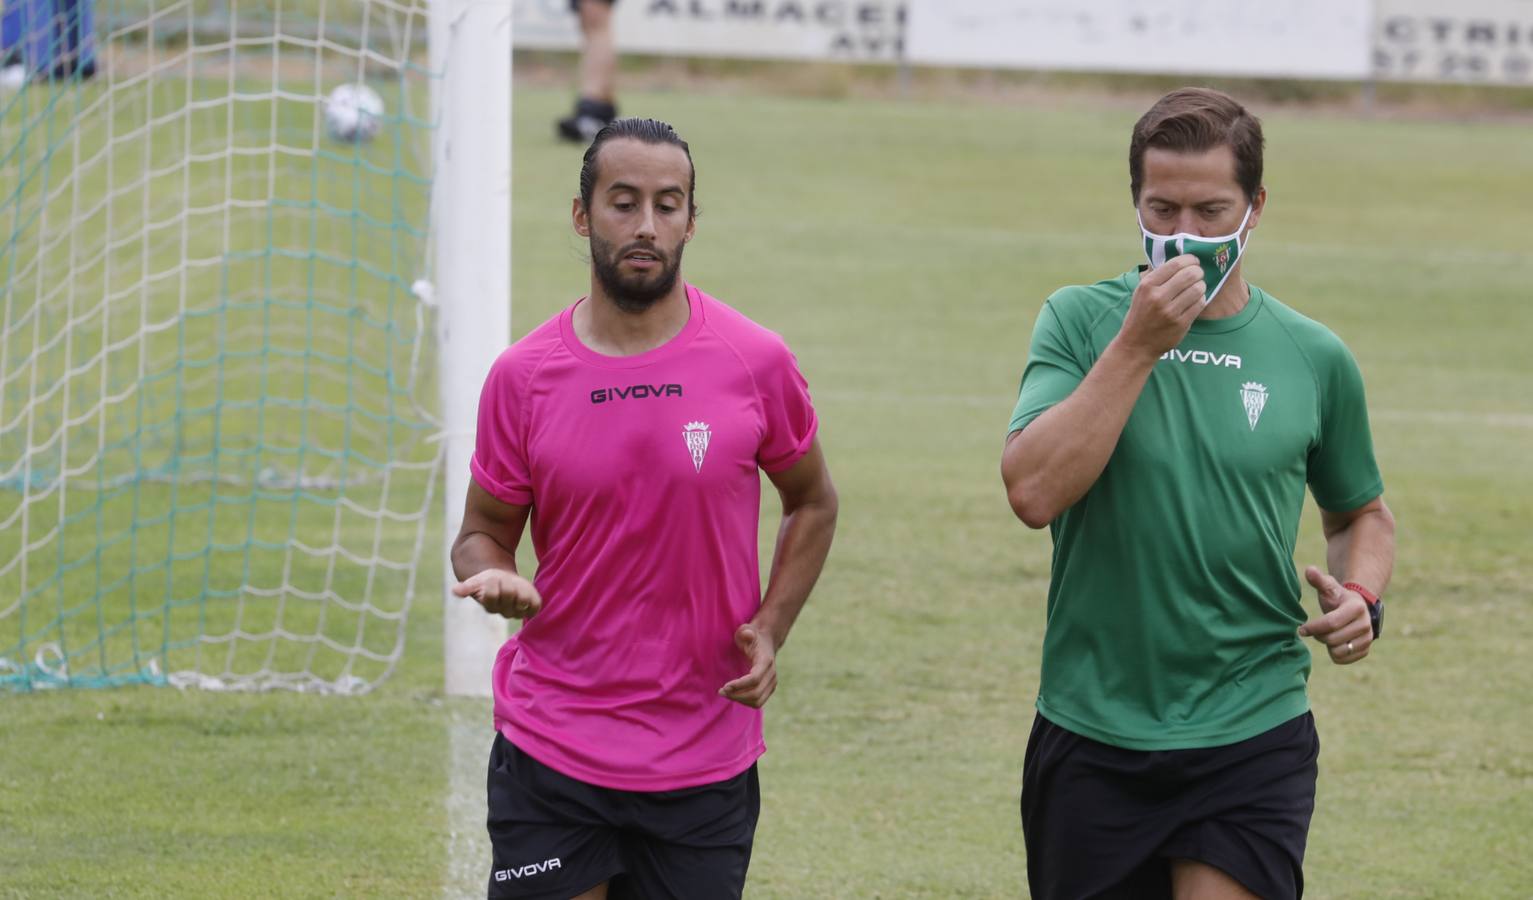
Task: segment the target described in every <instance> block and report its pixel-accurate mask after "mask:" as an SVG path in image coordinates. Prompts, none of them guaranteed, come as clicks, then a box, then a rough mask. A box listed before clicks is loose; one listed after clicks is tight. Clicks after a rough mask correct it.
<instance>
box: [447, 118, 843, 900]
mask: <svg viewBox="0 0 1533 900" xmlns="http://www.w3.org/2000/svg"><path fill="white" fill-rule="evenodd" d="M695 185H696V175H695V171H694V169H693V167H692V157H691V152H690V150H689V149H688V147H687V144H686V142H684V141H682V140H681V138H680V137H678V136H677V134H676V132H675V131H674V130H673V129H672V128H671V126H669V125H667V124H665V123H663V122H657V121H654V120H651V119H619V120H617V121H615V122H613V123H611V124H610V125H608V126H607V127H606V128H604V129H603V130H602V131H601V132H600V133H599V134H598V135H597V136H596V138H595V140H594V141H593V142H592V144H591V146H590V148H589V149H588V150H586V154H585V162H584V166H583V168H582V169H581V173H580V196H579V197H578V198H576V200H575V201H574V212H573V217H574V225H575V230H576V232H578V233H579V234H580V235H581V236H582V237H586V238H588V239H589V241H590V248H591V273H592V277H591V292H590V294H589V296H587V297H585V298H582V299H581V300H579V301H577V302H576V303H575V304H574V305H573V306H571V307H569V308H568V309H566V310H564V312H562V313H560V314H559V315H558V316H555V317H554V318H553V319H551V320H549V321H548V322H546V323H544V324H543V325H541V326H539V327H538V328H537V329H535V330H534V331H533V332H532V333H530V334H528V335H527V336H526V337H524V338H523V339H521V340H520V341H517V342H516V344H514V345H513V346H512V347H511V348H510V349H508V350H506V351H505V352H504V353H503V354H501V356H500V358H499V359H498V360H496V362H495V364H494V366H493V367H492V368H491V371H490V374H489V377H488V378H487V379H486V381H485V385H484V391H483V393H482V394H481V397H480V401H479V427H478V434H477V438H476V441H475V449H474V457H473V460H472V463H471V470H472V472H473V481H472V482H471V483H470V485H469V491H468V502H467V508H466V509H465V512H464V516H463V529H462V531H461V532H460V534H459V535H458V538H457V541H456V543H455V544H454V546H453V552H452V563H453V570H454V572H455V573H456V574H457V576H458V577H459V578H461V579H462V581H461V582H460V583H459V584H458V586H457V587H456V588H455V591H456V593H457V594H458V595H459V596H465V597H468V596H472V597H474V598H475V599H476V600H478V601H479V602H480V603H481V604H483V605H484V607H485V609H487V610H489V611H491V612H494V613H499V614H501V615H505V616H508V617H512V618H518V619H523V620H524V622H523V625H522V628H521V630H520V632H518V633H517V635H516V636H515V637H513V638H511V639H510V640H509V641H507V642H506V644H505V646H504V647H503V648H501V651H500V655H499V657H498V658H497V660H496V664H495V671H494V676H493V677H494V692H495V728H496V731H497V735H496V738H495V745H494V747H493V749H492V751H491V755H490V772H489V785H488V788H489V810H490V813H489V831H490V838H491V843H492V844H493V848H494V862H493V867H492V871H491V877H490V882H489V892H490V895H491V896H497V897H501V896H503V897H529V898H550V900H552V898H559V900H564V898H569V897H580V898H587V897H589V898H603V897H608V896H611V897H645V898H649V897H687V898H690V897H697V898H710V900H711V898H718V897H738V896H740V893H741V891H742V889H743V886H744V883H745V873H746V869H747V867H748V865H749V863H750V853H751V843H752V840H753V838H754V835H755V827H756V816H757V813H758V811H759V809H760V792H759V788H758V783H757V779H756V759H757V758H758V757H760V756H761V754H762V753H763V752H764V751H765V749H766V745H765V744H764V743H763V742H762V737H761V707H762V706H763V705H764V704H765V703H766V701H767V698H769V697H770V696H771V695H772V691H773V690H774V688H775V687H776V684H777V675H776V654H777V651H778V649H779V648H780V647H781V646H782V644H783V642H784V641H785V640H786V639H787V636H788V631H789V629H791V628H792V627H793V621H794V619H795V618H797V616H798V613H799V610H800V609H802V608H803V605H804V601H805V600H806V599H808V597H809V592H810V589H811V588H812V587H813V586H814V582H815V580H816V578H818V577H819V574H820V570H821V568H822V567H823V566H824V563H825V557H826V554H827V553H828V552H829V550H830V542H831V536H832V533H833V532H834V530H835V521H836V494H835V489H834V487H833V486H832V485H831V480H830V474H829V472H828V471H827V469H826V466H825V459H824V456H823V455H822V454H821V452H820V447H819V442H818V440H817V438H816V431H817V425H818V420H817V419H816V416H815V411H814V407H813V405H812V404H811V403H810V400H809V393H808V389H807V386H806V384H805V382H804V378H803V376H802V375H800V374H799V371H798V366H797V363H796V362H795V360H794V357H793V354H792V353H791V352H790V351H789V350H788V347H787V345H786V344H784V343H783V341H782V339H781V338H780V337H778V336H777V335H776V334H774V333H772V332H770V331H768V330H766V329H764V328H762V327H761V326H759V325H757V324H755V323H754V322H752V321H750V320H749V319H747V318H746V317H745V316H743V315H741V314H740V313H738V312H736V311H734V310H733V309H731V308H729V307H728V306H725V305H724V304H722V303H720V302H719V301H717V300H715V299H713V298H712V297H710V296H708V295H707V294H704V293H703V292H702V291H700V290H698V289H697V288H696V287H693V286H691V285H689V284H687V283H685V282H684V281H682V280H681V278H680V269H681V257H682V250H683V248H684V246H685V245H686V242H687V241H688V240H690V239H691V237H692V234H693V229H694V227H695V224H696V206H695V204H694V197H693V194H694V188H695ZM758 469H760V470H763V471H765V472H766V473H767V476H768V477H769V478H770V479H771V481H772V484H773V486H774V487H776V489H777V492H778V494H779V496H780V497H781V500H782V524H781V527H780V529H779V531H778V537H777V549H776V553H775V556H774V558H773V560H772V569H771V578H770V579H769V582H768V585H767V589H766V592H765V595H764V596H763V594H762V592H761V588H760V584H761V577H760V571H759V566H758V560H757V550H756V543H757V529H758V519H759V512H760V499H761V498H760V493H761V480H760V476H759V475H758V473H757V470H758ZM529 515H530V517H531V520H532V543H533V549H534V550H535V552H536V554H537V558H538V571H537V576H536V581H535V582H529V581H528V580H527V579H525V578H523V577H522V576H520V575H519V574H517V568H516V547H517V544H518V543H519V542H520V540H521V535H522V530H523V527H524V526H525V525H526V523H527V520H528V517H529Z"/></svg>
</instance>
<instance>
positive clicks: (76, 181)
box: [0, 0, 509, 693]
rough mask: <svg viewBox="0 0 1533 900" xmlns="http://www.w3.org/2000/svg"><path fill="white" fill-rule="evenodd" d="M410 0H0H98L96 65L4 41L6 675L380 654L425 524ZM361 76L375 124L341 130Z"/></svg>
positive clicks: (183, 679) (2, 639)
mask: <svg viewBox="0 0 1533 900" xmlns="http://www.w3.org/2000/svg"><path fill="white" fill-rule="evenodd" d="M427 3H428V0H266V2H262V3H241V2H239V0H97V2H96V3H95V4H94V7H93V8H92V7H91V4H89V3H88V2H85V3H80V4H75V3H72V2H65V0H54V2H52V3H46V2H45V3H36V2H31V0H29V2H26V3H21V4H13V3H10V2H7V3H6V4H5V8H6V10H7V15H8V17H9V16H11V14H12V13H11V11H12V10H13V9H14V8H16V7H18V6H21V7H27V8H33V7H37V8H45V9H47V10H51V11H52V12H51V13H49V14H50V15H52V16H53V17H54V18H55V21H52V22H44V23H40V22H39V21H38V17H37V16H34V17H33V18H32V19H31V20H28V21H24V22H22V23H20V25H19V26H18V25H17V23H16V22H14V21H11V22H9V23H8V25H9V26H10V30H11V31H12V32H15V31H16V29H17V28H18V27H19V28H21V29H22V30H23V31H31V30H35V29H37V28H52V29H53V31H52V34H53V35H54V37H53V38H51V39H52V40H55V41H67V40H72V39H74V38H75V37H77V36H78V34H79V33H80V32H82V31H87V32H88V31H91V29H90V28H85V29H82V28H79V27H76V26H78V25H79V24H80V23H79V22H78V21H77V20H76V21H74V22H71V21H69V20H68V19H69V17H71V16H79V15H81V14H82V13H81V12H80V10H81V9H84V10H86V11H88V12H90V13H91V14H93V15H94V22H93V23H86V24H88V25H89V24H93V41H91V42H90V43H89V45H88V46H86V48H85V49H84V50H81V51H79V53H81V54H84V53H89V54H90V55H91V60H90V61H91V62H92V63H93V66H92V68H94V75H93V77H90V78H86V77H84V76H85V74H86V72H87V71H89V69H87V68H85V67H84V66H81V65H74V66H69V65H64V66H62V67H61V66H59V65H58V58H60V57H63V58H66V61H67V58H68V57H69V55H70V53H71V52H74V51H72V50H71V48H70V47H67V46H54V47H53V48H52V57H51V58H50V59H49V60H48V61H47V62H43V61H41V60H40V59H38V58H37V53H36V51H35V50H29V48H32V47H36V46H37V45H38V42H37V41H33V42H32V43H30V44H29V43H28V42H27V41H26V40H22V41H21V42H19V43H15V42H13V46H12V47H11V48H10V51H9V55H8V58H7V60H6V61H7V63H8V64H9V65H8V66H7V69H6V73H5V86H4V87H0V290H3V297H4V310H3V316H0V692H4V691H7V690H11V691H17V690H19V691H26V690H36V689H40V688H55V687H98V686H108V685H119V684H129V683H153V684H176V685H197V686H201V687H208V688H229V689H268V688H289V689H294V690H320V691H334V692H341V693H351V692H358V691H365V690H368V689H370V688H371V687H373V686H375V685H376V684H377V683H378V682H379V681H380V680H381V679H382V678H384V677H386V676H387V675H388V674H389V672H390V671H391V670H392V669H393V668H394V667H395V665H396V663H397V662H398V660H399V659H400V656H401V653H402V650H403V647H404V639H405V634H406V615H407V613H408V611H409V609H410V605H411V599H412V596H413V594H414V593H415V591H416V590H417V587H418V584H417V573H418V571H419V563H420V560H421V559H422V553H423V550H425V549H426V547H427V546H428V545H429V546H432V548H433V550H434V549H435V547H436V545H435V544H434V543H432V542H431V541H428V539H427V537H428V530H427V529H428V522H435V523H437V525H436V527H438V528H439V527H440V524H439V521H438V517H437V516H434V515H433V513H434V512H435V506H434V496H436V495H439V493H440V491H441V488H440V486H439V484H438V481H439V474H438V473H439V469H440V462H441V458H440V457H441V453H440V446H441V442H440V441H439V440H438V436H439V434H440V432H441V429H440V427H439V424H438V423H437V421H436V416H435V413H434V410H435V409H436V406H437V404H436V402H435V397H436V390H437V387H436V383H435V377H434V375H433V372H434V358H435V354H436V350H435V349H434V341H433V338H432V334H433V320H432V315H431V309H430V301H431V297H430V290H429V285H430V283H431V272H430V254H429V250H430V248H429V246H428V244H429V240H430V235H429V233H428V232H429V229H428V226H427V223H428V221H429V218H430V217H429V215H428V210H429V207H430V202H431V172H432V140H431V139H432V130H433V127H434V125H433V121H432V114H431V112H430V111H429V110H430V108H431V97H430V95H431V93H432V81H433V76H432V72H431V69H430V66H429V64H428V59H427V30H428V22H427ZM82 43H84V42H82ZM29 53H30V54H31V58H29ZM82 59H83V57H82ZM354 84H363V85H367V86H368V87H369V88H370V89H371V91H372V92H375V93H376V95H377V97H378V98H380V99H381V100H382V111H381V115H378V116H377V117H376V119H375V120H373V121H371V122H364V123H363V124H364V126H365V125H368V124H375V125H376V126H377V130H376V134H374V135H373V136H371V138H370V139H366V136H365V132H366V131H367V130H368V129H367V128H366V127H363V128H361V129H360V131H361V132H362V139H352V140H345V139H341V138H337V137H336V136H334V134H332V132H333V131H335V130H339V131H340V133H341V134H342V137H343V138H344V137H351V136H352V135H354V134H355V133H356V132H357V129H356V128H355V126H356V124H357V121H356V113H355V112H354V111H353V113H352V118H351V119H346V118H345V117H344V116H340V115H338V114H337V115H333V116H327V113H330V112H331V110H329V109H328V108H327V97H329V96H330V95H331V92H332V91H334V89H335V88H337V87H340V86H342V85H354ZM508 114H509V113H508ZM362 115H363V116H364V118H365V117H366V115H367V114H366V113H365V112H364V113H363V114H362ZM333 119H334V120H339V125H337V122H336V121H332V120H333ZM348 122H349V123H350V125H348V124H347V123H348ZM439 499H440V498H439V497H437V500H438V501H439ZM432 540H433V541H434V540H436V539H435V538H433V539H432ZM432 587H433V588H434V586H432ZM433 596H434V594H433Z"/></svg>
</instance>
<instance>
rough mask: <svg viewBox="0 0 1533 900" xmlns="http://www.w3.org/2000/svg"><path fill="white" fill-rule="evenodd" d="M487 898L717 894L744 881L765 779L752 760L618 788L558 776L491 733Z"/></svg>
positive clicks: (732, 893)
mask: <svg viewBox="0 0 1533 900" xmlns="http://www.w3.org/2000/svg"><path fill="white" fill-rule="evenodd" d="M488 792H489V798H488V799H489V809H490V816H489V830H490V844H491V846H492V850H493V856H494V862H493V864H492V866H491V868H490V889H489V895H490V896H491V897H517V898H529V900H567V898H569V897H574V896H577V895H579V894H581V893H584V892H585V891H588V890H590V889H591V888H593V887H595V886H597V885H598V884H601V883H602V882H604V881H606V882H610V884H609V887H608V893H607V896H608V898H610V900H621V898H646V900H650V898H654V900H660V898H679V900H690V898H698V900H705V898H706V900H713V898H738V897H739V896H740V893H741V891H742V890H743V889H744V887H745V871H746V869H747V868H749V866H750V861H751V844H752V842H753V841H754V840H755V837H756V817H757V816H758V815H759V814H760V812H761V786H760V783H759V782H758V780H757V776H756V767H755V766H754V765H752V766H751V767H750V768H749V769H747V770H746V771H744V772H741V773H740V774H739V775H736V776H735V777H734V778H731V779H729V780H727V781H720V782H716V783H714V784H705V785H702V786H699V787H693V788H684V789H682V790H677V791H619V790H613V789H610V788H603V787H597V786H595V785H592V784H587V783H586V782H583V781H578V780H576V779H574V778H570V777H569V776H567V775H562V774H560V773H559V772H556V771H554V770H553V769H550V768H549V767H548V766H545V765H543V764H542V763H540V762H538V761H537V760H535V759H533V758H532V757H530V756H528V755H527V754H525V753H523V752H522V751H521V750H519V749H517V747H516V745H515V744H512V743H511V742H510V741H508V740H506V739H505V738H504V737H502V736H501V735H500V734H498V733H497V734H496V735H495V744H494V746H493V747H491V748H490V772H489V778H488Z"/></svg>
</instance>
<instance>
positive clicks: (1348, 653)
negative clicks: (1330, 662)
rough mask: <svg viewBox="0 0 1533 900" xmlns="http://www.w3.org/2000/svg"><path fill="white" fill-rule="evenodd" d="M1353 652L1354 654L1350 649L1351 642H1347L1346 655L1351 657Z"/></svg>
mask: <svg viewBox="0 0 1533 900" xmlns="http://www.w3.org/2000/svg"><path fill="white" fill-rule="evenodd" d="M1353 652H1355V651H1354V650H1353V648H1352V642H1351V641H1347V655H1348V656H1351V655H1352V654H1353Z"/></svg>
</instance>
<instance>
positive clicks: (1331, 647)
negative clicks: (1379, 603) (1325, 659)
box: [1299, 566, 1373, 666]
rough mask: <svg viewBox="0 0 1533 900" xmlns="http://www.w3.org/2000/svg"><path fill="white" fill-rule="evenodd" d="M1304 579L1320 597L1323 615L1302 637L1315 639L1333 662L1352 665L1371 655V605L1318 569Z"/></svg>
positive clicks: (1302, 630) (1309, 624) (1307, 571)
mask: <svg viewBox="0 0 1533 900" xmlns="http://www.w3.org/2000/svg"><path fill="white" fill-rule="evenodd" d="M1304 579H1305V580H1306V581H1308V582H1309V583H1310V584H1311V585H1313V586H1314V588H1315V590H1316V591H1317V592H1318V593H1319V595H1320V611H1321V612H1322V613H1323V615H1321V616H1319V617H1318V618H1314V619H1310V620H1309V621H1308V622H1305V623H1304V624H1303V625H1300V626H1299V636H1300V637H1312V638H1314V639H1315V640H1317V641H1320V642H1321V643H1322V644H1325V648H1326V650H1327V651H1328V652H1329V653H1330V654H1331V662H1333V663H1336V664H1337V665H1342V666H1345V665H1348V664H1351V663H1355V662H1357V661H1358V660H1360V659H1362V658H1363V657H1365V656H1367V655H1368V648H1369V646H1371V645H1372V644H1373V622H1372V620H1370V619H1369V618H1368V601H1367V600H1364V599H1363V595H1362V594H1359V593H1357V592H1356V591H1349V590H1347V589H1346V588H1344V587H1342V586H1341V582H1339V581H1337V580H1336V579H1335V578H1332V577H1331V576H1330V575H1327V574H1326V573H1324V572H1322V571H1320V569H1319V568H1318V567H1316V566H1310V567H1309V568H1307V569H1305V570H1304Z"/></svg>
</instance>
